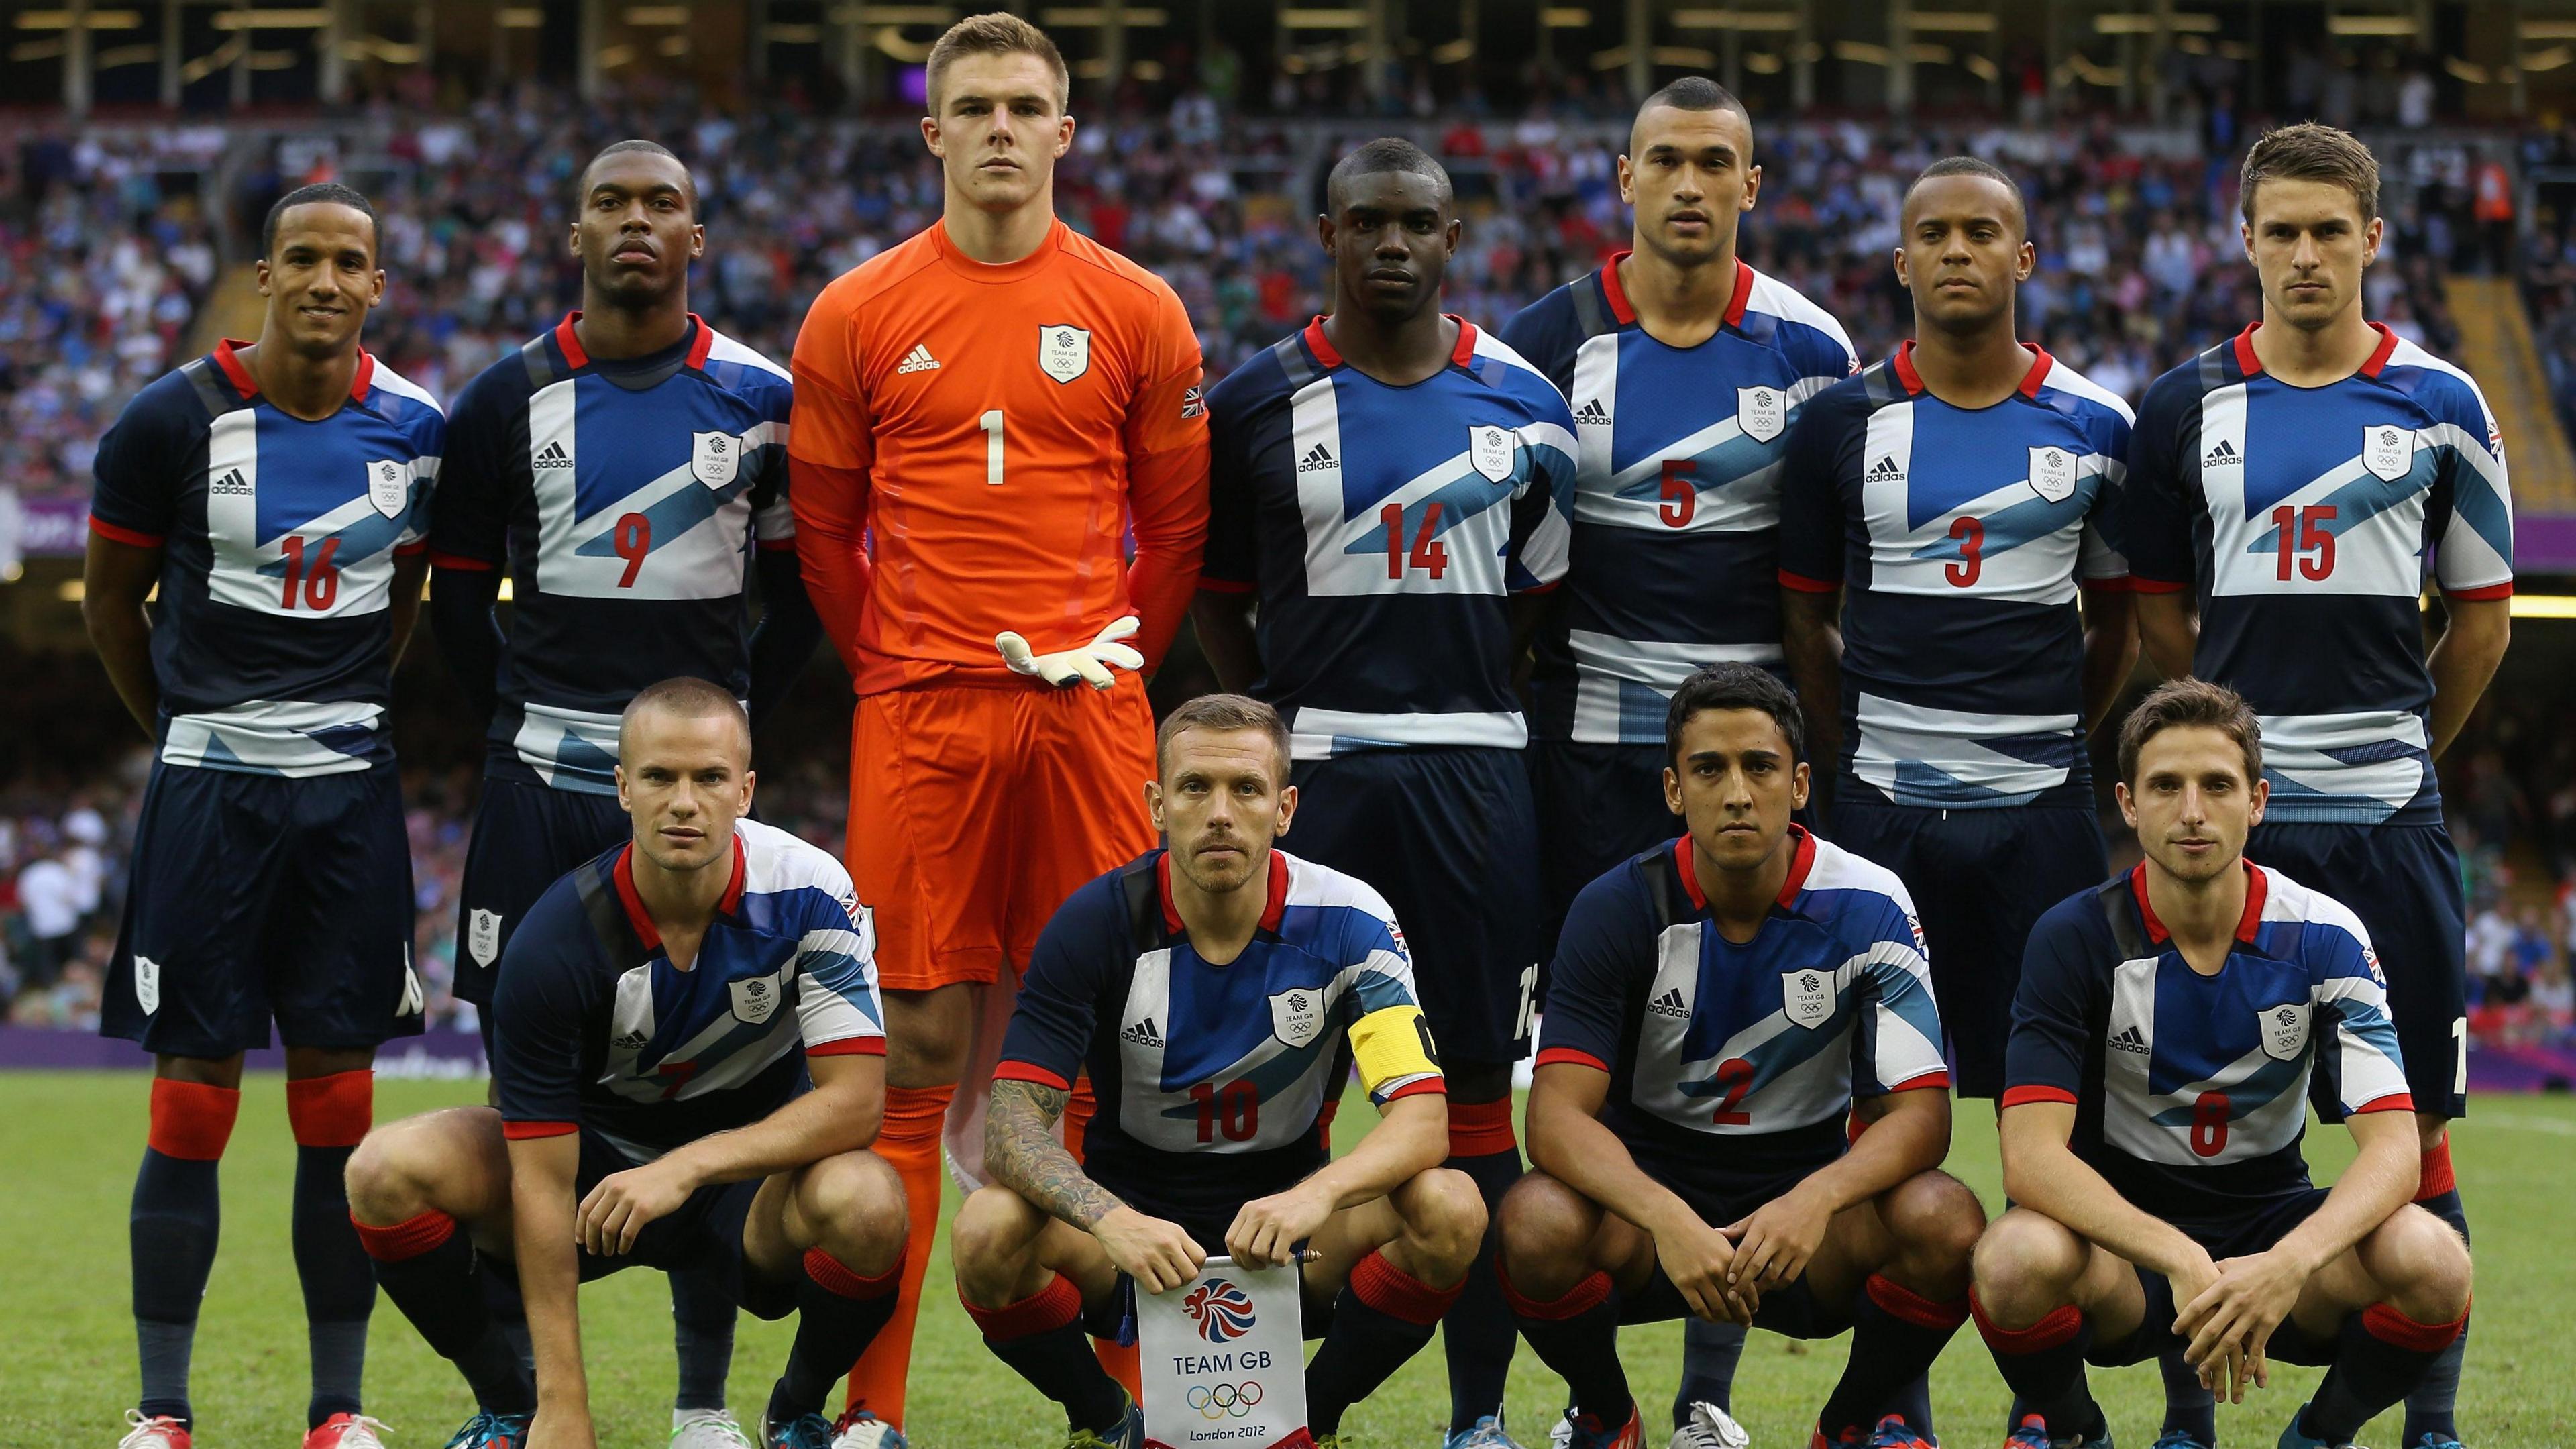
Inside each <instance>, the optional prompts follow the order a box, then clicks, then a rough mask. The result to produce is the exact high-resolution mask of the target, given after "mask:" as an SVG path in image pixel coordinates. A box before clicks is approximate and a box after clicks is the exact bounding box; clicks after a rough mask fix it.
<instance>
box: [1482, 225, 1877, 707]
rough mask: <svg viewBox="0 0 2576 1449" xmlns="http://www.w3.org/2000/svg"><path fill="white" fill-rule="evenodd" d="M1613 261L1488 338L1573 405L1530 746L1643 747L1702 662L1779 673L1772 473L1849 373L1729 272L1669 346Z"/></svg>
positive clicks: (1812, 321)
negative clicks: (1689, 333)
mask: <svg viewBox="0 0 2576 1449" xmlns="http://www.w3.org/2000/svg"><path fill="white" fill-rule="evenodd" d="M1627 255H1628V253H1626V252H1621V253H1619V254H1618V255H1617V256H1614V257H1612V258H1611V259H1610V260H1609V261H1608V262H1606V263H1604V264H1603V265H1602V267H1601V270H1600V271H1598V272H1596V273H1593V274H1591V275H1588V276H1583V277H1577V278H1576V279H1574V280H1573V281H1571V282H1568V283H1566V284H1565V285H1564V286H1562V287H1559V288H1557V289H1556V290H1555V291H1553V292H1550V293H1548V294H1547V295H1546V296H1544V297H1541V298H1539V299H1538V300H1537V301H1536V302H1533V303H1531V304H1530V305H1529V306H1528V307H1526V308H1524V309H1522V311H1521V312H1520V314H1519V315H1518V316H1515V317H1514V318H1512V320H1511V321H1509V322H1506V323H1504V324H1503V329H1502V338H1503V340H1504V341H1505V342H1507V343H1509V344H1510V345H1511V346H1512V348H1513V350H1515V351H1517V352H1519V353H1520V355H1521V356H1523V357H1526V358H1528V359H1529V360H1530V364H1531V365H1532V366H1534V367H1536V368H1537V369H1538V370H1539V371H1540V372H1542V373H1545V374H1546V375H1547V379H1548V381H1550V382H1553V383H1555V384H1556V387H1557V390H1558V391H1559V392H1562V393H1564V394H1565V398H1566V401H1567V402H1568V403H1569V404H1570V405H1571V406H1572V407H1573V409H1574V441H1575V450H1576V462H1575V472H1576V482H1575V490H1574V517H1573V543H1572V548H1571V552H1570V556H1569V562H1568V566H1567V569H1566V575H1565V601H1564V604H1563V606H1562V607H1561V608H1560V609H1559V610H1558V611H1557V612H1556V614H1555V615H1554V616H1553V617H1552V618H1551V619H1550V621H1549V624H1548V628H1547V630H1546V632H1544V633H1543V634H1541V635H1540V636H1539V640H1538V660H1537V668H1536V669H1535V670H1534V671H1533V672H1532V675H1531V687H1532V693H1533V694H1534V695H1535V696H1536V700H1535V703H1536V709H1535V714H1534V717H1533V718H1532V720H1531V722H1530V725H1531V730H1532V732H1533V733H1535V734H1536V735H1537V736H1538V737H1539V738H1540V739H1545V740H1574V741H1577V742H1580V743H1585V744H1631V745H1645V744H1652V745H1660V744H1662V743H1663V742H1664V707H1665V702H1666V701H1667V700H1668V699H1670V698H1671V696H1672V692H1673V691H1674V690H1676V689H1678V688H1680V687H1681V682H1682V680H1683V679H1684V678H1685V677H1686V676H1687V675H1689V673H1690V672H1691V671H1692V670H1693V669H1696V668H1698V667H1699V666H1701V665H1703V664H1718V663H1724V662H1728V661H1735V662H1740V663H1746V664H1760V665H1763V666H1765V667H1767V668H1775V669H1776V668H1778V667H1779V664H1780V595H1779V591H1778V589H1777V588H1776V587H1775V586H1774V585H1773V583H1772V578H1773V576H1774V574H1775V572H1776V571H1777V569H1778V567H1779V526H1780V465H1781V455H1782V454H1783V453H1784V452H1785V451H1786V450H1787V448H1788V433H1789V429H1790V427H1791V426H1792V425H1793V424H1795V423H1796V422H1797V420H1798V415H1799V413H1800V412H1802V411H1803V410H1804V409H1805V408H1806V405H1807V400H1808V399H1809V398H1812V397H1814V396H1815V395H1816V394H1817V393H1820V392H1822V391H1824V390H1825V389H1826V388H1828V387H1831V386H1833V385H1834V384H1835V383H1837V382H1840V381H1841V380H1842V379H1844V378H1846V377H1849V376H1850V375H1851V374H1853V373H1854V372H1857V371H1859V370H1860V361H1859V359H1858V358H1857V357H1856V356H1855V355H1854V354H1853V352H1852V346H1851V339H1850V338H1849V337H1847V336H1845V335H1844V334H1843V329H1842V324H1840V323H1838V322H1836V321H1835V320H1834V319H1833V318H1832V317H1830V316H1828V315H1827V314H1826V313H1825V311H1824V309H1823V308H1821V307H1818V306H1817V305H1816V304H1814V303H1813V302H1810V301H1808V300H1807V299H1806V298H1805V297H1802V296H1800V295H1799V294H1798V293H1796V292H1795V291H1792V290H1791V289H1790V288H1789V287H1788V286H1786V285H1784V284H1783V283H1781V282H1779V281H1777V280H1775V279H1773V278H1770V277H1766V276H1764V275H1762V274H1761V273H1760V272H1757V271H1755V270H1753V269H1752V268H1751V267H1749V266H1746V265H1745V264H1744V263H1742V262H1740V261H1739V262H1737V263H1736V264H1735V293H1734V295H1733V297H1732V298H1730V299H1729V301H1728V302H1727V306H1726V315H1725V320H1724V323H1723V325H1721V326H1720V327H1719V328H1718V329H1717V331H1716V332H1714V333H1712V334H1711V335H1710V336H1709V337H1708V339H1707V340H1706V341H1703V342H1700V343H1698V344H1696V345H1694V346H1690V347H1668V346H1666V345H1664V344H1663V343H1661V342H1658V341H1656V340H1655V339H1654V338H1653V337H1650V336H1648V335H1647V333H1646V329H1645V328H1644V327H1643V326H1641V325H1640V324H1639V323H1638V321H1637V312H1636V309H1635V308H1634V307H1631V306H1630V305H1629V304H1628V297H1627V294H1626V293H1625V292H1624V291H1622V290H1621V289H1620V286H1619V263H1620V262H1621V261H1622V260H1624V259H1625V258H1626V257H1627Z"/></svg>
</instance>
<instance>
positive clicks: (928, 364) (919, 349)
mask: <svg viewBox="0 0 2576 1449" xmlns="http://www.w3.org/2000/svg"><path fill="white" fill-rule="evenodd" d="M938 365H939V359H938V358H936V357H933V356H931V355H930V349H929V348H927V347H924V346H922V345H921V344H920V343H918V342H916V343H914V344H912V350H911V351H910V352H907V353H905V354H904V355H903V361H902V362H901V363H899V364H897V365H896V367H895V373H896V375H897V376H901V375H902V374H904V373H907V372H928V371H930V370H931V369H932V368H935V367H937V366H938Z"/></svg>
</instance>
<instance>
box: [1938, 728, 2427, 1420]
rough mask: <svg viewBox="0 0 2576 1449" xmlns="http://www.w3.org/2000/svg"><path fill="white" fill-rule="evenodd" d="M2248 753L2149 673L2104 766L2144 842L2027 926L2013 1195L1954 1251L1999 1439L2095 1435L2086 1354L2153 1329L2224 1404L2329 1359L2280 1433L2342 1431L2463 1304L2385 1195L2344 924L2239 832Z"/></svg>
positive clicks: (2398, 1198)
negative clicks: (2315, 1153) (2283, 1368)
mask: <svg viewBox="0 0 2576 1449" xmlns="http://www.w3.org/2000/svg"><path fill="white" fill-rule="evenodd" d="M2262 756H2263V744H2262V734H2261V730H2260V728H2259V727H2258V726H2257V725H2256V724H2255V722H2254V713H2253V711H2252V710H2250V709H2248V708H2247V707H2246V704H2245V701H2244V700H2243V699H2241V698H2239V697H2238V696H2237V695H2236V694H2235V693H2233V692H2232V691H2230V690H2227V689H2223V688H2220V687H2218V686H2216V685H2212V684H2205V683H2201V682H2199V681H2196V680H2191V681H2181V682H2177V683H2171V684H2166V685H2164V686H2162V687H2160V688H2158V689H2157V690H2156V691H2155V692H2154V693H2152V694H2150V695H2148V696H2147V698H2146V700H2145V701H2144V702H2143V703H2141V704H2140V705H2139V706H2138V708H2137V709H2136V710H2135V711H2134V712H2133V713H2131V714H2130V716H2129V719H2128V722H2127V723H2126V724H2124V725H2123V726H2122V727H2121V730H2120V785H2119V797H2120V811H2121V813H2122V814H2123V815H2125V816H2126V817H2127V818H2128V821H2129V823H2130V825H2131V826H2133V827H2135V828H2136V830H2137V832H2138V844H2139V847H2140V848H2141V849H2142V850H2143V851H2144V852H2145V854H2146V859H2145V860H2144V861H2142V862H2141V863H2140V864H2138V865H2137V866H2136V867H2134V868H2133V869H2131V870H2130V871H2128V872H2127V873H2126V874H2123V875H2120V876H2117V877H2115V878H2113V879H2112V880H2111V881H2110V882H2109V883H2107V884H2102V885H2096V886H2093V887H2092V888H2090V889H2087V890H2082V891H2078V892H2076V893H2075V894H2074V895H2073V896H2070V897H2069V898H2067V899H2066V900H2064V901H2062V902H2060V903H2059V904H2058V905H2057V906H2056V907H2055V908H2054V909H2052V910H2050V911H2049V912H2048V914H2047V915H2046V916H2045V917H2043V918H2042V919H2041V920H2040V923H2039V925H2038V927H2037V928H2036V929H2034V930H2033V931H2032V932H2031V937H2030V958H2029V962H2028V965H2027V966H2026V968H2025V969H2024V972H2023V974H2022V978H2021V992H2020V996H2019V998H2018V1000H2017V1001H2016V1002H2015V1004H2014V1012H2013V1016H2014V1020H2013V1031H2012V1049H2011V1050H2012V1062H2011V1066H2010V1068H2009V1080H2010V1083H2011V1085H2010V1086H2009V1087H2008V1088H2007V1089H2006V1092H2005V1096H2004V1103H2005V1106H2004V1111H2003V1123H2002V1133H2003V1163H2004V1191H2005V1193H2006V1195H2007V1196H2009V1197H2010V1198H2011V1199H2012V1201H2013V1203H2014V1204H2015V1205H2014V1207H2013V1208H2012V1210H2011V1211H2009V1212H2007V1213H2005V1214H2004V1215H2003V1217H2002V1218H2001V1219H1999V1220H1998V1221H1997V1222H1996V1223H1995V1225H1994V1227H1993V1228H1992V1229H1991V1230H1990V1231H1989V1232H1988V1233H1987V1234H1986V1236H1985V1239H1984V1240H1983V1241H1982V1242H1980V1243H1979V1244H1978V1245H1977V1259H1976V1280H1977V1281H1976V1301H1975V1307H1976V1313H1977V1327H1978V1330H1979V1331H1980V1332H1981V1333H1983V1334H1984V1335H1985V1338H1986V1342H1987V1344H1988V1345H1989V1346H1990V1347H1991V1348H1992V1349H1993V1350H1994V1354H1995V1362H1996V1363H1997V1365H1998V1366H2000V1367H2001V1368H2002V1370H2003V1374H2004V1379H2005V1381H2006V1382H2007V1383H2009V1384H2011V1385H2012V1388H2013V1392H2014V1393H2015V1394H2016V1395H2017V1396H2018V1400H2019V1408H2018V1409H2017V1410H2016V1412H2017V1413H2019V1414H2021V1415H2022V1418H2021V1422H2020V1423H2019V1424H2018V1425H2017V1426H2016V1427H2015V1429H2014V1432H2013V1435H2012V1437H2011V1439H2010V1440H2009V1441H2008V1442H2007V1449H2050V1446H2053V1445H2054V1446H2081V1445H2107V1444H2109V1443H2110V1442H2111V1434H2110V1429H2109V1427H2108V1425H2106V1424H2105V1423H2104V1422H2103V1417H2102V1410H2101V1408H2100V1407H2099V1406H2098V1405H2096V1404H2095V1403H2094V1402H2093V1399H2092V1395H2091V1393H2090V1392H2089V1391H2088V1390H2087V1388H2086V1387H2085V1383H2084V1365H2085V1364H2086V1363H2087V1362H2088V1361H2089V1362H2092V1363H2097V1364H2105V1365H2117V1364H2131V1363H2136V1362H2138V1361H2140V1360H2141V1359H2145V1358H2150V1357H2154V1356H2157V1355H2159V1354H2165V1353H2173V1352H2177V1351H2179V1352H2182V1353H2183V1354H2185V1355H2186V1356H2187V1357H2188V1359H2189V1360H2190V1361H2191V1362H2192V1363H2193V1364H2194V1365H2195V1366H2196V1367H2197V1368H2198V1370H2199V1372H2200V1374H2201V1375H2202V1378H2203V1381H2204V1382H2206V1383H2207V1384H2208V1385H2209V1386H2210V1387H2212V1388H2215V1389H2217V1390H2219V1391H2220V1392H2222V1393H2225V1394H2227V1395H2228V1397H2229V1398H2230V1399H2231V1400H2232V1401H2234V1402H2238V1403H2242V1402H2243V1401H2244V1390H2245V1385H2246V1383H2247V1382H2249V1381H2250V1382H2253V1383H2255V1384H2263V1383H2265V1382H2266V1381H2267V1380H2268V1378H2269V1376H2270V1375H2269V1369H2268V1366H2267V1362H2266V1361H2267V1360H2268V1359H2273V1358H2278V1359H2282V1360H2284V1361H2287V1362H2292V1363H2322V1364H2331V1365H2332V1367H2330V1368H2329V1369H2328V1370H2327V1371H2326V1375H2325V1379H2324V1381H2323V1382H2321V1383H2319V1384H2318V1385H2317V1390H2316V1395H2315V1397H2314V1398H2312V1399H2311V1400H2310V1401H2309V1402H2308V1403H2307V1405H2306V1406H2305V1407H2304V1408H2302V1409H2301V1410H2300V1412H2299V1413H2298V1415H2297V1416H2296V1417H2295V1418H2293V1419H2292V1421H2291V1423H2290V1425H2289V1427H2288V1428H2287V1429H2285V1430H2284V1431H2283V1432H2282V1434H2281V1439H2280V1443H2281V1446H2282V1449H2323V1446H2340V1445H2349V1444H2350V1443H2351V1442H2352V1436H2353V1435H2354V1434H2355V1433H2358V1432H2359V1431H2360V1429H2361V1426H2362V1425H2363V1424H2365V1423H2367V1422H2368V1421H2369V1420H2370V1419H2371V1417H2372V1416H2373V1415H2375V1414H2377V1413H2379V1412H2380V1411H2381V1410H2382V1409H2385V1408H2386V1407H2388V1406H2389V1405H2390V1404H2392V1403H2395V1402H2396V1401H2397V1399H2398V1397H2399V1396H2400V1395H2401V1394H2403V1393H2404V1392H2405V1391H2406V1390H2407V1389H2408V1388H2409V1387H2410V1386H2411V1385H2413V1384H2414V1383H2415V1382H2416V1381H2417V1380H2418V1379H2419V1378H2421V1377H2422V1375H2423V1374H2424V1372H2425V1370H2427V1369H2428V1368H2430V1367H2431V1366H2432V1364H2433V1363H2434V1361H2435V1360H2436V1359H2437V1358H2439V1357H2440V1355H2441V1353H2442V1351H2443V1349H2444V1347H2445V1346H2446V1345H2448V1344H2449V1343H2451V1342H2452V1341H2454V1340H2455V1339H2456V1338H2457V1336H2458V1334H2459V1331H2460V1328H2461V1325H2462V1324H2463V1323H2464V1322H2465V1321H2466V1320H2467V1318H2468V1310H2469V1255H2468V1252H2467V1249H2466V1245H2464V1244H2463V1243H2462V1242H2461V1241H2460V1238H2459V1236H2458V1235H2457V1234H2456V1233H2453V1232H2450V1231H2449V1230H2447V1229H2445V1228H2444V1227H2443V1226H2442V1224H2441V1223H2440V1221H2439V1220H2437V1219H2436V1218H2434V1217H2433V1216H2432V1215H2431V1214H2430V1213H2426V1212H2424V1211H2422V1210H2420V1209H2418V1208H2414V1207H2410V1206H2408V1204H2407V1201H2406V1199H2407V1197H2408V1196H2409V1195H2410V1194H2411V1193H2412V1192H2413V1191H2414V1186H2415V1171H2416V1151H2415V1143H2414V1141H2413V1138H2414V1133H2413V1131H2412V1130H2411V1128H2410V1124H2409V1123H2408V1122H2407V1111H2408V1108H2409V1106H2410V1102H2409V1099H2408V1096H2407V1090H2406V1072H2405V1069H2404V1068H2403V1067H2402V1066H2400V1065H2399V1062H2398V1044H2397V1033H2396V1032H2395V1031H2394V1030H2392V1029H2391V1027H2390V1025H2389V1020H2388V1010H2387V997H2386V992H2385V989H2384V987H2383V986H2382V983H2381V980H2380V968H2379V961H2378V958H2377V957H2376V956H2374V955H2373V954H2372V953H2371V949H2370V939H2369V937H2368V935H2367V934H2366V933H2365V932H2364V931H2363V929H2362V926H2361V923H2360V922H2359V921H2358V920H2357V919H2355V918H2354V916H2353V914H2352V912H2350V911H2348V910H2346V909H2344V907H2343V906H2342V905H2341V904H2340V903H2338V902H2336V901H2334V900H2331V899H2329V898H2327V897H2326V896H2324V895H2322V894H2320V893H2319V892H2317V891H2314V890H2310V889H2309V888H2307V887H2306V886H2303V885H2301V884H2299V883H2298V882H2296V881H2294V880H2292V879H2290V878H2289V877H2288V876H2286V875H2284V874H2282V873H2281V872H2280V871H2277V870H2271V869H2267V868H2265V867H2263V866H2258V865H2255V864H2253V863H2252V862H2250V861H2247V860H2246V859H2245V858H2244V848H2245V837H2246V835H2247V833H2248V831H2249V830H2250V829H2252V828H2253V827H2254V826H2256V825H2257V824H2258V823H2259V822H2260V821H2261V820H2262V818H2263V813H2264V800H2265V797H2266V795H2267V794H2268V793H2269V787H2268V782H2267V781H2266V780H2265V779H2264V776H2263V758H2262ZM2320 1067H2322V1068H2324V1069H2325V1070H2324V1071H2322V1072H2321V1073H2319V1074H2320V1075H2322V1076H2324V1077H2326V1078H2327V1079H2328V1080H2329V1081H2330V1082H2331V1084H2332V1085H2331V1086H2330V1087H2329V1090H2331V1091H2333V1092H2334V1093H2335V1095H2336V1097H2337V1100H2338V1103H2339V1105H2340V1106H2341V1107H2342V1109H2343V1116H2344V1123H2345V1125H2346V1126H2347V1127H2349V1128H2351V1129H2352V1135H2353V1138H2354V1140H2355V1141H2356V1142H2357V1143H2358V1144H2359V1146H2360V1152H2359V1154H2358V1155H2357V1156H2356V1157H2355V1158H2354V1160H2353V1162H2352V1164H2351V1165H2350V1166H2349V1167H2346V1168H2345V1169H2344V1171H2343V1173H2342V1175H2341V1176H2340V1177H2339V1178H2337V1179H2336V1181H2335V1185H2334V1187H2333V1189H2332V1190H2331V1191H2329V1190H2327V1189H2323V1188H2319V1187H2315V1186H2313V1185H2311V1184H2310V1182H2309V1181H2308V1165H2307V1162H2306V1160H2305V1159H2304V1158H2303V1157H2302V1156H2301V1154H2300V1148H2299V1141H2300V1137H2301V1134H2302V1133H2303V1131H2304V1130H2305V1124H2306V1121H2307V1104H2306V1102H2305V1100H2304V1098H2305V1097H2306V1096H2307V1092H2306V1090H2305V1089H2306V1087H2307V1085H2308V1082H2309V1077H2310V1074H2311V1071H2312V1070H2313V1069H2316V1068H2320ZM2156 1442H2157V1443H2159V1444H2170V1443H2175V1442H2179V1441H2178V1440H2177V1438H2176V1437H2175V1436H2173V1435H2171V1434H2168V1435H2167V1436H2166V1437H2165V1438H2162V1439H2159V1440H2157V1441H2156ZM2202 1442H2204V1443H2206V1442H2209V1441H2207V1440H2206V1439H2204V1440H2203V1441H2202Z"/></svg>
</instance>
